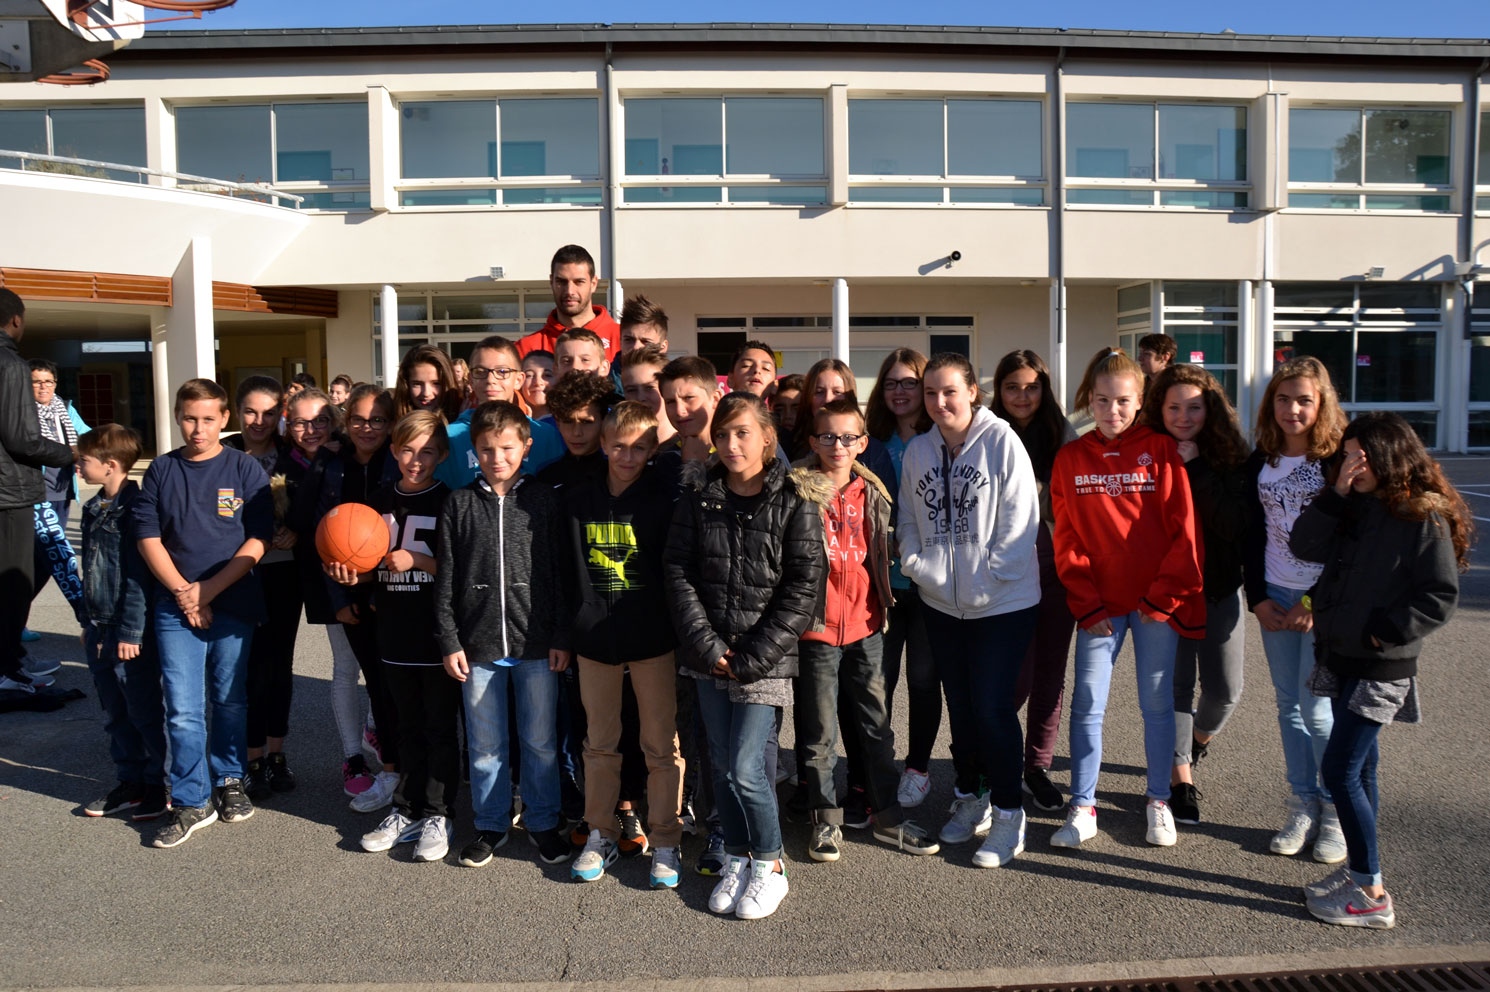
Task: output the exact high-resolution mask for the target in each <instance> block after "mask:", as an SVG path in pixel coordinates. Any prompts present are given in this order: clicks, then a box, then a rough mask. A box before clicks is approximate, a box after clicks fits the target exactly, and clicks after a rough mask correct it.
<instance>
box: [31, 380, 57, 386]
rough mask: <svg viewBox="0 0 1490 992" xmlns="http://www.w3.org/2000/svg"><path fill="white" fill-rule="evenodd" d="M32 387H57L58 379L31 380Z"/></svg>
mask: <svg viewBox="0 0 1490 992" xmlns="http://www.w3.org/2000/svg"><path fill="white" fill-rule="evenodd" d="M31 385H33V386H55V385H57V380H56V379H32V380H31Z"/></svg>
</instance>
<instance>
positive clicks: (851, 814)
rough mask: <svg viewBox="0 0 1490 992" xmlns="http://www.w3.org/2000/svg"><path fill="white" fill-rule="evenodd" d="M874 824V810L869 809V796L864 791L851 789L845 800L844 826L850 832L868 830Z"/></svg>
mask: <svg viewBox="0 0 1490 992" xmlns="http://www.w3.org/2000/svg"><path fill="white" fill-rule="evenodd" d="M873 822H874V810H872V809H870V808H869V794H868V793H867V792H865V791H864V790H863V789H850V790H848V795H847V796H845V797H844V800H843V825H844V826H845V827H848V828H849V829H850V830H868V829H869V825H870V824H871V823H873Z"/></svg>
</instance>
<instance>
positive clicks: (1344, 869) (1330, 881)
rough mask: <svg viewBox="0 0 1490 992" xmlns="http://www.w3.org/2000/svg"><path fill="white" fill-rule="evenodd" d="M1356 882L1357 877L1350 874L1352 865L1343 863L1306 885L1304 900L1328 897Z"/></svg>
mask: <svg viewBox="0 0 1490 992" xmlns="http://www.w3.org/2000/svg"><path fill="white" fill-rule="evenodd" d="M1354 884H1355V878H1354V877H1353V876H1352V875H1351V874H1350V866H1349V865H1341V866H1340V867H1339V868H1336V869H1335V870H1334V871H1332V872H1330V873H1329V874H1328V875H1326V876H1325V877H1324V878H1321V879H1320V880H1319V881H1317V882H1311V883H1310V884H1308V885H1306V886H1304V901H1305V902H1307V901H1309V900H1311V899H1314V900H1318V899H1325V898H1328V897H1329V896H1330V895H1331V894H1332V893H1333V892H1334V891H1335V890H1336V889H1340V888H1343V887H1345V886H1347V885H1354Z"/></svg>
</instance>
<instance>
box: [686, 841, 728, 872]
mask: <svg viewBox="0 0 1490 992" xmlns="http://www.w3.org/2000/svg"><path fill="white" fill-rule="evenodd" d="M727 861H729V855H727V854H725V853H724V833H723V832H722V831H719V830H711V831H709V839H708V842H707V843H706V844H705V846H704V849H703V851H702V852H701V853H700V854H699V856H698V861H696V862H695V863H694V865H693V870H694V871H696V872H698V873H699V874H700V875H710V876H718V875H719V874H720V873H721V872H723V871H724V865H725V862H727Z"/></svg>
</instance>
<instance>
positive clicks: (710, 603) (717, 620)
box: [663, 458, 827, 684]
mask: <svg viewBox="0 0 1490 992" xmlns="http://www.w3.org/2000/svg"><path fill="white" fill-rule="evenodd" d="M663 562H664V566H663V567H664V572H665V578H666V582H667V593H668V600H669V602H670V604H671V606H672V614H673V626H674V628H675V630H676V631H677V634H678V655H679V662H680V663H681V664H683V665H686V666H687V667H688V668H690V669H692V670H694V671H697V672H705V673H707V672H709V671H711V670H712V669H713V667H714V664H715V663H716V662H717V661H718V660H719V659H720V658H721V657H723V656H724V654H725V652H726V651H729V650H731V649H732V650H733V651H734V655H733V656H732V658H731V659H730V669H731V670H732V671H733V672H734V674H735V677H736V678H737V679H738V680H739V681H740V682H741V683H742V684H749V683H751V682H758V681H760V680H762V679H780V678H790V677H792V676H794V675H796V674H797V641H798V639H799V638H800V637H801V636H802V633H803V632H804V631H806V630H807V628H808V626H809V625H810V624H811V623H812V622H813V621H814V619H815V618H816V616H817V614H818V611H819V610H820V609H821V605H822V593H823V581H824V579H825V577H826V574H827V559H826V556H825V554H824V551H823V523H822V518H821V516H820V515H819V513H818V509H817V505H816V504H815V503H813V502H812V501H811V500H810V499H807V498H806V497H805V495H804V494H802V493H800V492H799V491H798V489H797V487H796V486H795V485H793V484H792V482H791V481H790V480H789V479H788V478H787V466H786V465H785V464H784V463H783V462H782V461H781V459H780V458H773V459H772V460H771V462H770V464H769V465H768V466H767V469H766V478H765V484H764V487H763V489H762V491H761V498H760V500H759V502H758V503H756V504H755V505H754V507H753V509H751V510H750V511H749V512H748V513H744V514H739V513H737V512H736V511H735V509H734V508H733V505H732V501H731V499H730V493H729V489H728V487H727V486H726V484H725V470H724V468H723V467H722V466H718V465H716V466H714V467H712V468H709V469H707V470H704V469H703V468H702V466H698V465H695V464H691V465H689V466H687V468H686V469H685V472H684V477H683V491H682V495H681V497H680V498H679V500H678V508H677V511H676V512H675V513H674V515H673V524H672V530H671V532H670V533H669V535H668V542H667V553H666V555H665V556H664V558H663Z"/></svg>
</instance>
